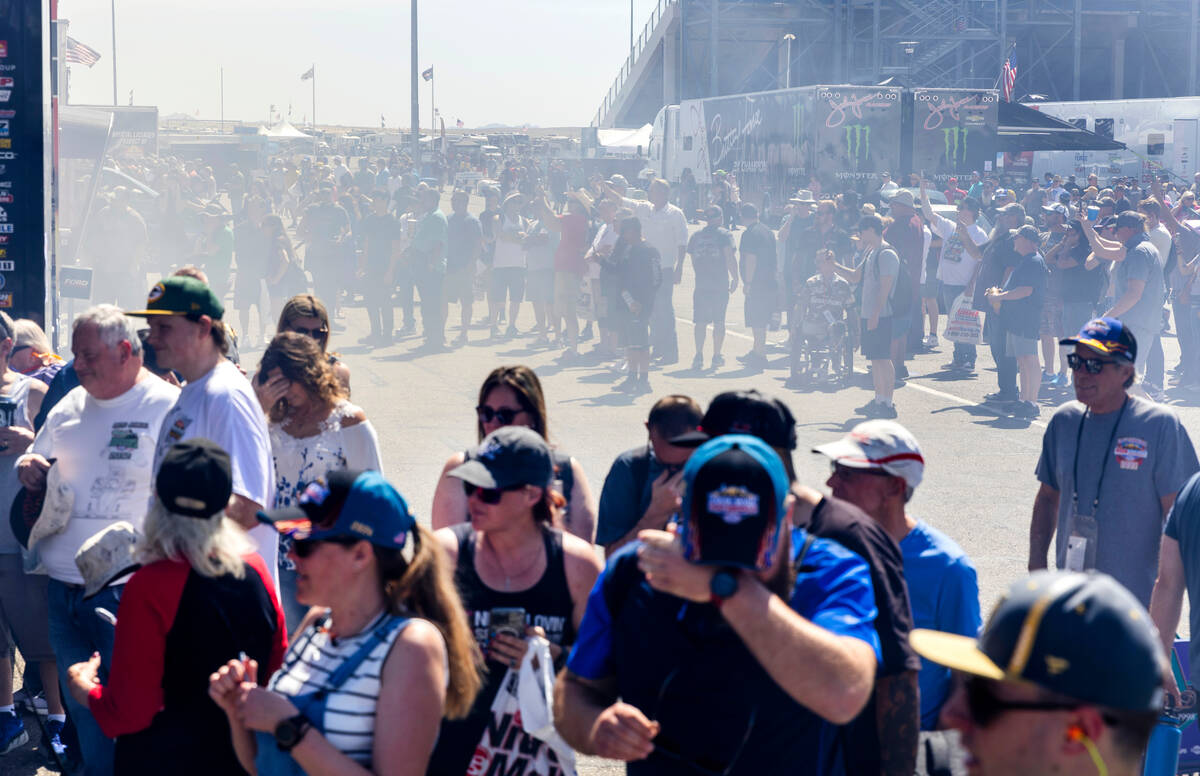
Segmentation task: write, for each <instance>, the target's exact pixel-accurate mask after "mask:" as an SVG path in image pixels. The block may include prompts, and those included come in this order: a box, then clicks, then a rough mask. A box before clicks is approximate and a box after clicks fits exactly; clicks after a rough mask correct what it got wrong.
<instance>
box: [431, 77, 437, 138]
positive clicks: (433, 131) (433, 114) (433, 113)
mask: <svg viewBox="0 0 1200 776" xmlns="http://www.w3.org/2000/svg"><path fill="white" fill-rule="evenodd" d="M434 75H435V74H434V73H430V74H429V136H430V137H431V138H432V137H433V136H434V135H436V134H437V100H436V99H435V98H434V95H433V77H434ZM431 142H432V141H431Z"/></svg>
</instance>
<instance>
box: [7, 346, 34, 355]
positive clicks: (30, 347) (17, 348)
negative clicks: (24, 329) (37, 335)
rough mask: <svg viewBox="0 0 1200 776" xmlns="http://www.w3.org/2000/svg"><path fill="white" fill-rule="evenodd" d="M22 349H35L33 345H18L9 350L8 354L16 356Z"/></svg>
mask: <svg viewBox="0 0 1200 776" xmlns="http://www.w3.org/2000/svg"><path fill="white" fill-rule="evenodd" d="M22 350H33V345H17V346H16V347H15V348H13V349H12V350H10V351H9V353H8V355H9V356H15V355H17V354H18V353H20V352H21V351H22Z"/></svg>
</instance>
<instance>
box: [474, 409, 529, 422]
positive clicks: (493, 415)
mask: <svg viewBox="0 0 1200 776" xmlns="http://www.w3.org/2000/svg"><path fill="white" fill-rule="evenodd" d="M524 411H525V410H524V408H522V407H498V408H496V407H489V406H487V405H486V404H480V405H479V406H478V407H476V408H475V414H476V415H478V416H479V422H480V423H491V422H492V421H493V420H498V421H500V425H502V426H511V425H512V422H513V421H514V420H516V419H517V416H518V415H520V414H521V413H522V412H524Z"/></svg>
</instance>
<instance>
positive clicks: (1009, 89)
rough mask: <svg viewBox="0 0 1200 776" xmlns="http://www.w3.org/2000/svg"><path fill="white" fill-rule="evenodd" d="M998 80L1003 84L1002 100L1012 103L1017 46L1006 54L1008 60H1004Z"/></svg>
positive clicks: (1015, 79) (1015, 75)
mask: <svg viewBox="0 0 1200 776" xmlns="http://www.w3.org/2000/svg"><path fill="white" fill-rule="evenodd" d="M1000 80H1001V81H1003V82H1004V84H1003V85H1004V99H1005V101H1006V102H1012V96H1013V84H1015V83H1016V82H1017V46H1016V44H1013V47H1012V49H1011V50H1009V52H1008V59H1006V60H1004V69H1003V70H1001V71H1000Z"/></svg>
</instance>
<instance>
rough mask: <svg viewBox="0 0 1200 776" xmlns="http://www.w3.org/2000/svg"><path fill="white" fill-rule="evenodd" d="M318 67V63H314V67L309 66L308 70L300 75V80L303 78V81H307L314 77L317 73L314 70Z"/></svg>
mask: <svg viewBox="0 0 1200 776" xmlns="http://www.w3.org/2000/svg"><path fill="white" fill-rule="evenodd" d="M316 69H317V66H316V65H313V66H312V67H310V68H309V69H308V70H307V71H305V73H304V75H302V76H300V80H301V81H307V80H308V79H310V78H312V77H313V76H315V75H316V72H314V71H315V70H316Z"/></svg>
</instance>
